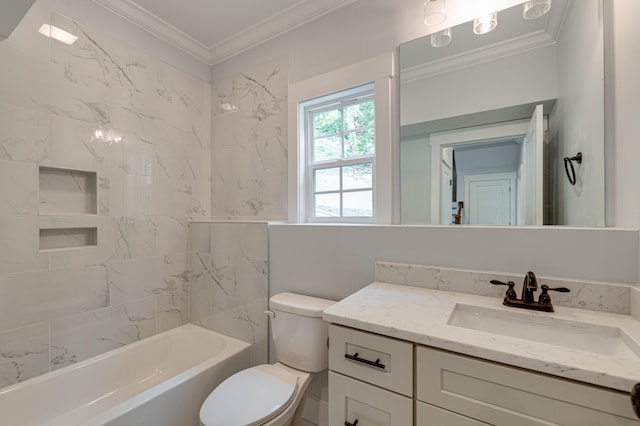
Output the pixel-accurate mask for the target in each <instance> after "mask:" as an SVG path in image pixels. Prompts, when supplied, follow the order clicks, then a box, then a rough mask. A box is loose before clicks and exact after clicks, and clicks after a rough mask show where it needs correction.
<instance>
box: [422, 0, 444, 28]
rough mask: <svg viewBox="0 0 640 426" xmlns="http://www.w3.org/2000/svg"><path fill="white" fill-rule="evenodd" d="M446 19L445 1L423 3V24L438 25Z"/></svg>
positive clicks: (436, 0) (433, 0)
mask: <svg viewBox="0 0 640 426" xmlns="http://www.w3.org/2000/svg"><path fill="white" fill-rule="evenodd" d="M446 19H447V3H446V0H427V1H426V2H425V3H424V24H425V25H428V26H433V25H440V24H442V23H443V22H444V21H445V20H446Z"/></svg>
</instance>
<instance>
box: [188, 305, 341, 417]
mask: <svg viewBox="0 0 640 426" xmlns="http://www.w3.org/2000/svg"><path fill="white" fill-rule="evenodd" d="M334 303H335V302H334V301H331V300H325V299H319V298H316V297H310V296H303V295H300V294H293V293H280V294H276V295H275V296H273V297H271V299H270V300H269V308H270V310H269V311H267V312H266V313H267V314H268V315H269V316H270V317H271V321H270V323H271V333H272V335H273V342H274V347H275V350H276V357H277V358H278V362H277V363H275V364H273V365H270V364H262V365H258V366H256V367H251V368H247V369H246V370H243V371H240V372H239V373H236V374H234V375H233V376H231V377H229V378H228V379H227V380H225V381H224V382H222V383H221V384H220V385H219V386H218V387H216V388H215V389H214V390H213V392H211V394H210V395H209V396H208V397H207V399H206V400H205V401H204V404H202V407H201V408H200V423H201V424H202V425H203V426H249V425H251V426H253V425H264V426H267V425H268V426H288V425H290V424H291V421H292V420H293V417H294V414H295V412H296V409H297V408H298V405H299V404H300V401H301V400H302V395H303V394H304V392H305V390H306V389H307V386H308V385H309V382H311V378H312V376H313V374H312V373H317V372H319V371H322V370H324V369H326V368H327V357H328V350H327V339H328V331H329V330H328V325H327V323H325V322H324V321H323V320H322V311H324V310H325V309H326V308H328V307H329V306H331V305H332V304H334Z"/></svg>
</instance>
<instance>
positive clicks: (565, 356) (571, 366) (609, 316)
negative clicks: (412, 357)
mask: <svg viewBox="0 0 640 426" xmlns="http://www.w3.org/2000/svg"><path fill="white" fill-rule="evenodd" d="M552 297H553V295H552ZM456 304H462V305H472V306H474V307H479V308H489V309H492V310H497V311H502V312H501V313H504V315H505V316H506V318H507V319H508V318H509V317H512V318H516V319H517V320H518V321H519V320H524V321H527V320H534V321H543V322H547V323H548V324H551V325H554V324H558V326H560V325H559V324H560V323H562V326H563V327H567V325H568V324H569V326H573V327H575V330H576V333H579V332H580V329H587V330H588V329H592V330H604V329H606V328H607V327H615V328H619V329H620V334H621V335H622V337H623V340H625V342H626V343H627V345H628V346H630V347H631V348H633V350H634V352H635V353H636V354H640V344H639V342H640V321H638V320H636V319H635V318H633V317H631V316H629V315H622V314H613V313H607V312H598V311H590V310H585V309H577V308H568V307H563V306H555V310H556V312H552V313H549V312H536V311H530V310H524V309H515V308H511V307H506V306H504V305H502V299H498V298H494V297H486V296H477V295H471V294H463V293H455V292H449V291H441V290H432V289H425V288H418V287H411V286H404V285H395V284H386V283H379V282H375V283H373V284H370V285H369V286H367V287H365V288H363V289H362V290H359V291H357V292H356V293H354V294H352V295H351V296H349V297H347V298H345V299H343V300H342V301H340V302H338V303H336V304H335V305H333V306H331V307H330V308H328V309H326V310H325V311H324V319H325V320H326V321H329V322H331V323H334V324H339V325H344V326H348V327H353V328H357V329H360V330H365V331H370V332H373V333H377V334H381V335H385V336H389V337H395V338H398V339H403V340H407V341H411V342H415V343H418V344H423V345H427V346H432V347H435V348H440V349H445V350H449V351H452V352H457V353H461V354H465V355H470V356H474V357H478V358H482V359H486V360H490V361H495V362H499V363H503V364H507V365H512V366H516V367H521V368H525V369H528V370H533V371H538V372H542V373H547V374H552V375H555V376H559V377H564V378H567V379H573V380H578V381H581V382H585V383H590V384H594V385H599V386H604V387H608V388H612V389H617V390H621V391H624V392H629V391H630V390H631V388H632V387H633V385H635V384H636V383H637V382H640V356H639V357H637V358H635V359H633V358H634V356H621V355H620V356H618V355H608V354H600V353H594V352H590V351H586V350H578V349H571V348H568V347H565V346H559V345H553V344H548V343H540V342H538V341H533V340H532V339H530V338H527V336H528V333H530V331H529V329H530V327H535V324H531V325H530V326H529V324H526V327H527V328H523V330H522V337H509V336H506V335H501V334H494V333H491V332H484V331H478V330H472V329H469V328H465V327H460V326H454V325H450V324H448V322H449V318H450V316H451V314H452V312H453V311H454V309H455V308H456ZM575 322H579V323H580V324H575ZM571 323H573V325H571ZM610 330H611V329H609V331H610Z"/></svg>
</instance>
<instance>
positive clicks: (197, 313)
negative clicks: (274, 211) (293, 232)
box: [189, 221, 269, 365]
mask: <svg viewBox="0 0 640 426" xmlns="http://www.w3.org/2000/svg"><path fill="white" fill-rule="evenodd" d="M189 240H190V246H191V252H190V259H191V260H190V264H191V265H190V274H191V303H190V316H191V322H192V323H194V324H198V325H200V326H202V327H206V328H208V329H211V330H213V331H217V332H219V333H222V334H226V335H227V336H231V337H235V338H236V339H240V340H242V341H245V342H249V343H251V344H252V346H251V350H252V353H251V358H252V364H253V365H257V364H262V363H265V362H267V356H268V354H267V347H268V346H267V341H268V317H267V316H266V315H265V313H264V311H266V310H267V297H268V276H269V271H268V264H267V260H268V224H267V223H266V222H240V221H237V222H210V223H192V224H191V227H190V236H189Z"/></svg>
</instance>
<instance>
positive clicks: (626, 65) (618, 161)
mask: <svg viewBox="0 0 640 426" xmlns="http://www.w3.org/2000/svg"><path fill="white" fill-rule="evenodd" d="M613 11H614V15H613V38H614V52H613V54H614V72H615V74H614V79H615V105H614V108H615V110H614V113H615V123H614V127H615V154H614V156H615V164H614V170H615V174H614V179H615V202H616V221H615V222H616V225H617V226H629V227H636V228H637V227H640V191H639V190H638V184H639V183H640V167H638V163H637V161H638V159H640V142H639V140H640V119H638V116H639V114H640V79H639V78H638V76H639V75H640V55H638V40H640V26H639V25H638V23H637V18H638V16H640V2H638V1H633V0H622V1H620V0H618V1H615V2H614V3H613Z"/></svg>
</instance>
